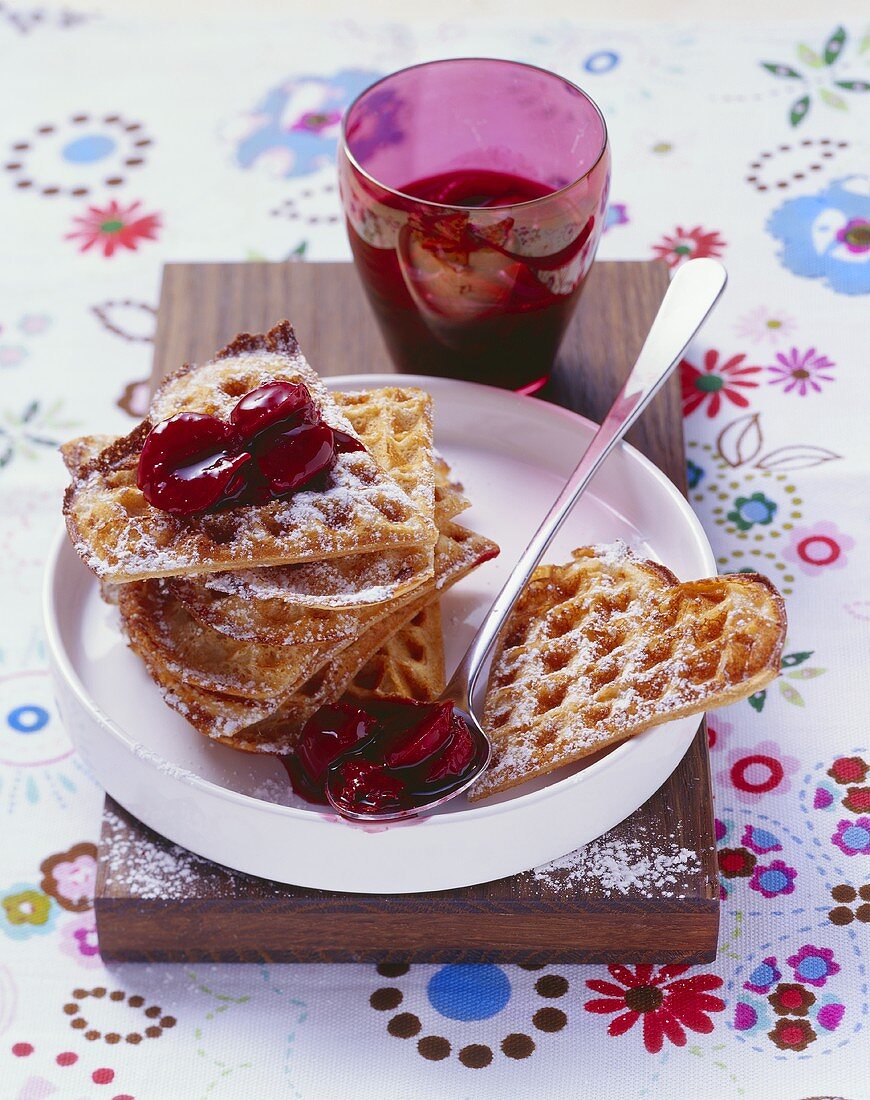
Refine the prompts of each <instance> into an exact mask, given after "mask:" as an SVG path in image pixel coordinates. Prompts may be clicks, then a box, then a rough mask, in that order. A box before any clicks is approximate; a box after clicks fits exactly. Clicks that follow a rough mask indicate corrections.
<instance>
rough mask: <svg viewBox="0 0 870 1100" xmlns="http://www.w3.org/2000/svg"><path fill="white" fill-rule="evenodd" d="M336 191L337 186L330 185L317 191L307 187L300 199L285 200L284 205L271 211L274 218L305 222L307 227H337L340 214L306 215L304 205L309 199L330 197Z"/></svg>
mask: <svg viewBox="0 0 870 1100" xmlns="http://www.w3.org/2000/svg"><path fill="white" fill-rule="evenodd" d="M334 191H335V184H332V183H328V184H326V185H325V186H323V187H321V188H320V189H319V190H317V191H315V190H314V188H312V187H306V188H305V190H304V191H300V192H299V199H298V200H297V199H295V198H294V199H284V201H283V202H282V203H280V204H279V205H278V206H276V207H275V208H274V210H271V211H270V213H271V215H272V217H273V218H283V219H285V220H286V221H290V222H304V224H305V225H335V224H336V223H337V222H338V220H339V219H338V214H306V213H305V212H304V211H303V209H302V205H304V203H305V201H306V200H307V199H311V198H313V197H314V196H316V195H328V194H331V193H333V192H334Z"/></svg>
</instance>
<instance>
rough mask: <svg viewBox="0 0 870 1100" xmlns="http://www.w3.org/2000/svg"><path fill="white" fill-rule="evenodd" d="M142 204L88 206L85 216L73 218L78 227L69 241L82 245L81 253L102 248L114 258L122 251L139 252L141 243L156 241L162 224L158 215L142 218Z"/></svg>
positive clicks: (114, 203) (69, 234)
mask: <svg viewBox="0 0 870 1100" xmlns="http://www.w3.org/2000/svg"><path fill="white" fill-rule="evenodd" d="M141 205H142V203H141V202H132V203H130V205H129V206H127V207H123V206H121V204H120V203H118V202H116V201H115V200H114V199H112V201H111V202H110V203H109V204H108V205H107V206H104V207H99V206H89V207H88V211H87V213H86V214H83V215H82V216H80V217H78V218H73V225H75V226H77V228H76V229H74V230H73V231H72V233H67V235H66V240H68V241H81V242H82V244H81V248H80V249H79V251H80V252H87V251H88V249H89V248H93V246H94V245H95V244H96V245H99V246H100V247H102V249H103V255H104V256H107V257H108V256H113V255H114V254H115V250H116V249H117V248H119V247H123V248H128V249H129V250H130V251H131V252H135V251H136V245H137V244H138V242H139V241H144V240H148V241H153V240H156V239H157V230H158V229H159V228H160V226H161V224H162V222H161V220H160V215H159V214H140V213H138V211H139V208H140V207H141Z"/></svg>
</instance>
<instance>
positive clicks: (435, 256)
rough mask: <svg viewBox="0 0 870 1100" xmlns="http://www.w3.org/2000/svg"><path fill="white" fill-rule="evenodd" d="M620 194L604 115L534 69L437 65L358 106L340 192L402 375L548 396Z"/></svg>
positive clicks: (387, 84) (379, 87)
mask: <svg viewBox="0 0 870 1100" xmlns="http://www.w3.org/2000/svg"><path fill="white" fill-rule="evenodd" d="M609 183H610V150H609V147H608V142H607V128H606V126H605V123H604V119H603V117H602V115H601V112H600V111H599V109H598V107H597V106H596V105H595V104H594V103H593V101H592V100H591V99H590V98H589V96H587V95H586V93H585V92H583V91H582V90H581V89H580V88H578V87H577V86H576V85H574V84H572V83H571V82H570V81H568V80H565V79H564V78H563V77H560V76H556V75H555V74H554V73H551V72H547V71H546V70H544V69H538V68H536V67H535V66H533V65H525V64H520V63H518V62H514V61H500V60H496V59H491V58H455V59H453V60H449V61H431V62H427V63H425V64H422V65H414V66H412V67H411V68H408V69H402V70H401V71H399V72H397V73H393V74H392V75H391V76H387V77H385V78H384V79H383V80H380V81H378V83H376V84H373V85H372V86H371V87H370V88H368V89H367V90H366V91H364V92H363V93H362V94H361V95H360V96H358V98H357V99H356V100H354V102H353V103H352V104H351V105H350V107H349V108H348V110H347V112H346V114H345V116H344V120H343V123H342V140H341V145H340V151H339V185H340V189H341V198H342V204H343V207H344V212H345V216H346V219H347V230H348V235H349V237H350V244H351V249H352V251H353V255H354V260H355V261H356V266H357V270H358V271H359V274H360V277H361V279H362V282H363V286H364V287H365V290H366V294H367V295H368V298H369V301H370V302H371V304H372V307H373V309H374V311H375V315H376V317H377V319H378V322H379V324H380V327H381V331H382V332H383V335H384V339H385V341H386V344H387V347H388V349H389V351H390V355H391V356H392V358H393V361H394V362H395V364H396V366H397V367H398V368H399V370H403V371H410V372H414V373H422V374H435V375H441V376H447V377H452V378H465V379H470V380H471V381H475V382H486V383H488V384H490V385H494V386H502V387H505V388H509V389H515V390H519V391H522V392H524V393H533V392H534V391H535V390H537V389H539V388H540V387H541V386H542V385H543V384H544V383H545V382H546V380H547V376H548V374H549V372H550V369H551V367H552V364H553V361H554V359H555V357H556V352H557V350H558V347H559V344H560V342H561V339H562V337H563V335H564V334H565V329H566V328H567V326H568V322H569V321H570V319H571V316H572V314H573V312H574V309H575V307H576V305H577V301H578V299H579V296H580V292H581V290H582V287H583V282H584V280H585V278H586V275H587V274H588V272H589V268H590V267H591V265H592V260H593V258H594V256H595V249H596V248H597V245H598V239H599V237H600V236H601V230H602V227H603V224H604V213H605V209H606V206H607V194H608V188H609Z"/></svg>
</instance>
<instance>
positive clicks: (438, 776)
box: [284, 697, 479, 818]
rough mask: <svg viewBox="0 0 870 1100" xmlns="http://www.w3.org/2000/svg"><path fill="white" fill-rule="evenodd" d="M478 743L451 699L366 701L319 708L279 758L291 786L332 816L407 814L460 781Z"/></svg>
mask: <svg viewBox="0 0 870 1100" xmlns="http://www.w3.org/2000/svg"><path fill="white" fill-rule="evenodd" d="M478 753H479V746H478V745H477V744H476V741H475V739H474V737H473V736H472V734H471V731H470V730H469V728H468V726H467V725H466V723H465V721H464V720H463V719H462V718H461V717H460V715H458V714H456V713H455V712H454V709H453V703H452V702H449V701H448V702H443V703H418V702H414V701H413V700H411V699H402V698H394V697H391V698H385V699H374V700H368V701H367V702H366V703H365V706H364V707H362V706H360V707H357V706H355V705H347V704H342V705H339V706H333V707H324V708H322V709H321V710H320V711H318V712H317V714H315V715H314V717H313V718H312V719H310V720H309V722H308V723H307V724H306V726H305V728H304V730H303V733H302V738H301V740H300V743H299V746H298V747H297V750H296V752H295V754H293V755H291V756H289V757H286V758H284V763H285V767H286V768H287V770H288V772H289V774H290V779H291V782H292V784H293V788H294V790H295V791H296V793H297V794H299V795H301V797H303V798H306V799H307V800H308V801H311V802H316V803H319V804H321V805H322V804H324V803H326V802H327V801H328V802H329V803H331V804H332V805H333V806H334V808H335V809H336V810H338V812H339V813H341V814H344V815H346V816H348V817H354V818H364V817H365V816H366V815H367V814H371V815H383V814H388V815H389V814H396V815H397V816H398V815H403V814H405V813H409V812H410V813H413V812H414V811H415V810H416V809H418V808H422V807H425V806H428V805H430V804H431V803H432V802H435V801H437V800H439V799H441V798H445V797H446V796H447V795H449V794H451V793H452V792H454V791H455V790H456V789H457V788H458V787H461V786H464V784H465V783H466V782H467V781H468V779H469V778H470V777H471V775H473V774H474V772H475V769H476V765H477V758H478Z"/></svg>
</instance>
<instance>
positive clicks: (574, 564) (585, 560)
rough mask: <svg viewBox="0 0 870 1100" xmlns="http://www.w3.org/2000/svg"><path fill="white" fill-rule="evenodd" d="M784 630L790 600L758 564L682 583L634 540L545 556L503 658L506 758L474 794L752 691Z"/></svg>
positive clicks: (777, 651)
mask: <svg viewBox="0 0 870 1100" xmlns="http://www.w3.org/2000/svg"><path fill="white" fill-rule="evenodd" d="M785 629H786V616H785V607H784V604H783V601H782V597H781V596H780V595H779V593H778V592H777V591H776V589H775V588H774V587H773V585H772V584H771V583H770V581H768V580H767V579H766V578H765V577H761V576H759V575H757V574H745V573H737V574H731V575H727V576H722V577H711V578H708V579H705V580H699V581H687V582H684V583H682V584H681V583H680V582H679V581H678V580H677V578H676V577H675V576H674V575H673V574H672V573H671V572H670V571H669V570H667V569H665V568H664V567H663V566H661V565H658V564H656V563H654V562H649V561H643V560H641V559H639V558H636V557H635V556H634V555H633V554H631V553H630V551H628V550H627V548H625V547H622V546H616V547H606V548H596V547H584V548H582V549H580V550H575V551H574V557H573V560H572V561H571V562H569V563H568V564H567V565H562V566H553V565H545V566H541V567H539V568H538V569H537V570H536V571H535V573H534V575H533V577H532V580H531V581H530V582H529V585H528V586H527V588H526V590H525V592H524V593H523V595H522V596H521V597H520V600H519V602H518V603H517V606H516V607H515V608H514V611H513V613H512V614H511V616H510V618H509V620H508V622H507V624H506V625H505V628H504V631H503V633H502V638H501V641H500V644H499V647H498V650H497V652H496V655H495V658H494V660H493V667H492V673H491V676H490V682H489V688H488V692H487V697H486V705H485V709H484V716H483V726H484V728H485V729H486V730H487V732H488V733H489V735H490V737H491V738H492V741H493V748H494V755H493V763H492V765H491V766H490V768H489V770H488V771H487V772H485V773H484V775H483V776H482V777H481V779H480V780H479V781H478V782H477V783H476V784H475V786H474V787H473V788H472V791H471V795H470V797H471V798H472V799H473V800H474V799H480V798H486V797H488V796H489V795H493V794H497V793H499V792H500V791H504V790H507V789H509V788H510V787H513V786H516V785H517V784H519V783H523V782H525V781H526V780H528V779H532V778H534V777H535V776H539V775H546V774H547V773H549V772H551V771H553V770H554V769H556V768H559V767H562V766H563V765H566V764H571V763H574V762H576V761H578V760H581V759H582V758H583V757H584V756H587V755H589V754H590V753H593V752H597V751H598V750H600V749H603V748H606V747H608V746H609V745H613V744H616V743H617V742H619V741H622V740H625V739H626V738H628V737H632V736H633V735H634V734H636V733H639V732H641V731H642V730H645V729H648V728H649V727H650V726H655V725H658V724H660V723H663V722H669V721H671V720H672V719H675V718H682V717H685V716H687V715H691V714H700V713H701V712H703V711H705V710H710V709H713V708H714V707H719V706H724V705H725V704H727V703H731V702H734V701H735V700H737V699H741V698H743V697H745V696H747V695H751V694H752V693H753V692H755V691H758V690H759V689H760V688H762V687H763V686H764V685H765V684H767V683H769V682H770V681H771V680H772V679H773V678H774V677H775V676H776V675H777V673H778V672H779V668H780V658H781V655H782V646H783V642H784V640H785Z"/></svg>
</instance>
